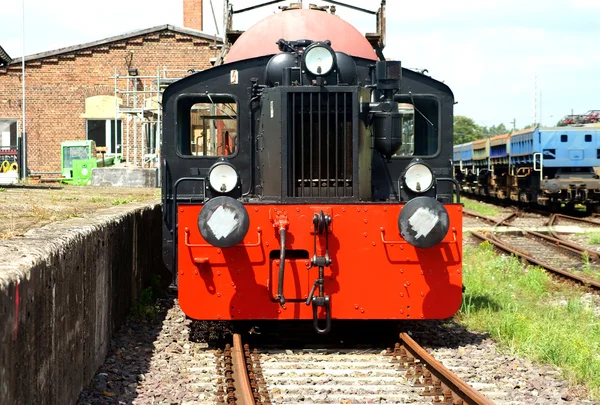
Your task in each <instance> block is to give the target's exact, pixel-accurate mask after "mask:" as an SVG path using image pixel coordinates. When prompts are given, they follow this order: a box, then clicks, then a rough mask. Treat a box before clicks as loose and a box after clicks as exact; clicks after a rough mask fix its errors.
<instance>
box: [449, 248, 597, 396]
mask: <svg viewBox="0 0 600 405" xmlns="http://www.w3.org/2000/svg"><path fill="white" fill-rule="evenodd" d="M463 258H464V263H463V264H464V272H463V273H464V284H465V287H466V291H465V294H464V296H463V305H462V308H461V310H460V312H459V314H458V316H457V319H458V321H459V322H460V323H461V324H462V325H464V326H465V327H467V328H469V329H475V330H480V331H486V332H488V333H490V334H491V336H492V337H493V338H494V339H496V340H497V341H498V342H499V344H500V345H501V347H503V348H505V349H506V350H508V351H509V352H510V353H512V354H515V355H520V356H524V357H528V358H530V359H532V360H535V361H539V362H543V363H549V364H552V365H555V366H559V367H561V368H562V369H563V371H564V374H565V378H567V379H568V380H569V381H570V382H574V383H580V384H585V385H587V386H588V387H589V389H590V392H591V395H592V397H593V398H600V318H598V317H595V316H594V314H593V311H592V309H591V308H589V307H588V304H587V303H586V302H582V300H581V297H582V293H581V292H577V291H574V290H572V289H569V288H568V287H564V286H559V285H557V284H555V283H553V282H552V281H551V280H550V277H549V276H548V274H547V273H546V272H545V271H544V270H542V269H540V268H537V267H524V266H523V264H521V263H520V262H519V261H518V260H517V259H516V258H514V257H508V256H500V255H498V254H496V253H495V252H494V250H493V248H492V247H491V246H490V245H489V244H488V243H484V244H482V245H481V246H480V247H478V248H468V247H467V248H466V249H465V253H464V255H463Z"/></svg>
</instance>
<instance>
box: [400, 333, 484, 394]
mask: <svg viewBox="0 0 600 405" xmlns="http://www.w3.org/2000/svg"><path fill="white" fill-rule="evenodd" d="M400 339H401V340H402V343H403V346H404V347H405V348H406V350H408V351H409V352H410V353H411V354H412V355H413V357H415V358H418V359H419V360H420V361H421V362H422V363H423V364H425V365H426V367H427V370H428V371H429V372H430V373H431V374H432V375H434V376H435V377H436V378H437V379H438V380H439V381H440V382H441V384H440V386H439V388H438V390H439V389H441V390H442V392H444V391H445V390H444V386H445V387H446V388H447V389H449V390H450V391H452V396H456V397H458V398H453V399H459V398H460V399H462V400H463V401H464V403H466V404H473V405H493V404H494V403H493V402H492V401H490V400H489V399H488V398H486V397H485V396H483V395H481V394H480V393H479V392H477V391H476V390H475V389H473V387H471V386H470V385H468V384H467V383H465V382H464V381H463V380H461V379H460V378H459V377H457V376H456V374H454V373H452V372H451V371H450V370H448V369H447V368H446V367H444V365H443V364H442V363H440V362H439V361H437V360H436V359H434V358H433V356H432V355H431V354H429V353H428V352H427V351H426V350H425V349H423V348H422V347H421V346H419V344H418V343H417V342H415V341H414V340H413V338H411V337H410V336H409V335H408V333H400ZM396 349H398V352H401V350H400V347H398V345H397V347H396V348H394V350H395V351H396ZM435 387H436V385H435V384H434V389H435ZM434 394H435V392H434ZM444 396H445V397H447V396H448V394H447V393H444ZM444 399H446V398H444ZM446 403H456V402H454V401H453V402H448V401H446Z"/></svg>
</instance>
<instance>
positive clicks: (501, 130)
mask: <svg viewBox="0 0 600 405" xmlns="http://www.w3.org/2000/svg"><path fill="white" fill-rule="evenodd" d="M481 130H482V132H483V136H484V137H485V138H489V137H492V136H496V135H502V134H505V133H507V132H509V131H508V129H506V126H504V124H502V123H500V124H498V125H497V126H496V125H492V126H491V127H489V128H488V127H482V128H481Z"/></svg>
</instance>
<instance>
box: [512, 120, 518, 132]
mask: <svg viewBox="0 0 600 405" xmlns="http://www.w3.org/2000/svg"><path fill="white" fill-rule="evenodd" d="M511 123H512V124H513V132H514V131H515V130H516V129H517V119H516V118H513V120H512V121H511Z"/></svg>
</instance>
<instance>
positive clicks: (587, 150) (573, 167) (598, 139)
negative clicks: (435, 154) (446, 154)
mask: <svg viewBox="0 0 600 405" xmlns="http://www.w3.org/2000/svg"><path fill="white" fill-rule="evenodd" d="M598 166H600V127H597V126H561V127H539V126H535V127H531V128H526V129H524V130H521V131H516V132H513V133H508V134H502V135H498V136H495V137H493V138H487V139H480V140H477V141H474V142H469V143H466V144H462V145H455V146H454V168H455V177H456V178H457V180H459V181H460V182H461V187H462V189H463V191H464V192H466V193H473V194H475V195H479V196H486V197H488V198H492V199H494V200H505V201H514V202H517V203H521V204H527V205H535V206H538V207H541V208H547V209H549V210H552V211H557V210H560V209H562V208H563V206H564V207H565V209H568V210H573V209H574V207H575V205H576V204H580V205H585V206H586V209H587V211H588V212H597V211H598V206H599V204H600V176H598V173H596V170H595V168H596V167H598Z"/></svg>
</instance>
